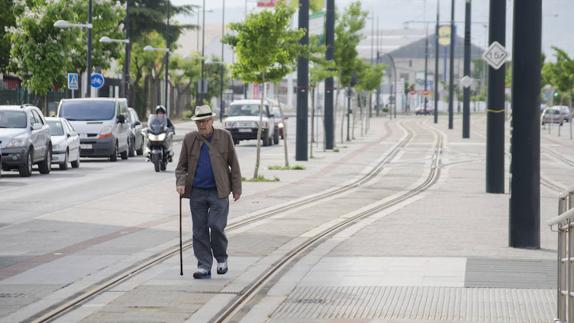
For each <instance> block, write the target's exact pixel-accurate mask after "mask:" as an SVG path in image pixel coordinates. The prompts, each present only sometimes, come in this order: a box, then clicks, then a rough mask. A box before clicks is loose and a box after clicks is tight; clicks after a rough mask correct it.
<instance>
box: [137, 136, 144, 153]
mask: <svg viewBox="0 0 574 323" xmlns="http://www.w3.org/2000/svg"><path fill="white" fill-rule="evenodd" d="M143 151H144V139H143V138H142V141H141V145H140V148H138V149H137V150H136V154H137V155H138V156H141V155H143Z"/></svg>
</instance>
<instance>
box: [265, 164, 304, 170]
mask: <svg viewBox="0 0 574 323" xmlns="http://www.w3.org/2000/svg"><path fill="white" fill-rule="evenodd" d="M268 169H269V170H304V169H305V166H302V165H293V166H269V167H268Z"/></svg>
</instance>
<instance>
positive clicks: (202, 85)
mask: <svg viewBox="0 0 574 323" xmlns="http://www.w3.org/2000/svg"><path fill="white" fill-rule="evenodd" d="M201 9H202V11H203V21H202V23H201V57H205V0H203V5H202V7H201ZM199 82H200V86H199V90H200V91H197V102H196V104H195V105H196V106H199V105H201V104H202V102H203V94H204V93H203V92H205V60H201V79H200V81H199Z"/></svg>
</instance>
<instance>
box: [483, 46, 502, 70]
mask: <svg viewBox="0 0 574 323" xmlns="http://www.w3.org/2000/svg"><path fill="white" fill-rule="evenodd" d="M507 57H508V52H507V51H506V48H504V46H502V45H501V44H500V43H499V42H496V41H495V42H494V43H492V44H491V45H490V47H488V49H487V50H486V52H484V54H483V55H482V59H484V60H485V61H486V62H487V63H488V65H490V66H491V67H492V68H494V69H495V70H497V69H499V68H500V67H501V66H502V65H504V63H505V62H506V58H507Z"/></svg>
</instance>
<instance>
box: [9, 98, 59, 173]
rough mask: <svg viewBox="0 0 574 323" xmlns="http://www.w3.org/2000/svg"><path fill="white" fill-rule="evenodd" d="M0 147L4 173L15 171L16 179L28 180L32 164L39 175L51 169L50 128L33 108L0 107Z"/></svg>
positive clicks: (25, 106)
mask: <svg viewBox="0 0 574 323" xmlns="http://www.w3.org/2000/svg"><path fill="white" fill-rule="evenodd" d="M0 146H1V147H2V169H3V170H5V171H8V170H12V169H17V170H18V172H19V173H20V176H22V177H28V176H30V175H32V165H34V164H37V165H38V170H39V171H40V173H41V174H48V173H50V170H51V169H52V168H51V167H52V166H51V165H52V142H51V140H50V127H49V126H48V123H47V122H46V119H45V118H44V115H43V114H42V111H40V109H38V108H37V107H35V106H31V105H20V106H18V105H16V106H15V105H3V106H0Z"/></svg>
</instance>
